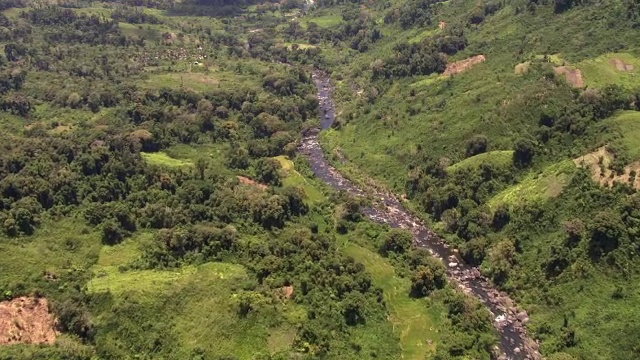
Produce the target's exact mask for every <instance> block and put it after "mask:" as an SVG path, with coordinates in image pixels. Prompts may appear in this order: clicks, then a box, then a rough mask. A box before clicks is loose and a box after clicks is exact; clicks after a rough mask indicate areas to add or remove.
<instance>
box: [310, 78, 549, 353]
mask: <svg viewBox="0 0 640 360" xmlns="http://www.w3.org/2000/svg"><path fill="white" fill-rule="evenodd" d="M313 80H314V82H315V84H316V87H317V97H318V102H319V104H320V112H321V121H320V124H321V129H312V130H309V131H307V132H306V133H305V134H304V137H303V139H302V143H301V145H300V147H299V151H300V152H301V153H302V154H305V155H306V156H308V157H309V162H310V164H311V168H312V170H313V173H314V174H315V176H316V177H317V178H319V179H320V180H322V181H323V182H325V183H327V184H328V185H330V186H331V187H333V188H334V189H336V190H343V191H346V192H348V193H350V194H352V195H356V196H365V195H372V196H373V198H374V201H373V206H371V207H369V208H366V209H365V210H364V213H365V215H366V216H367V217H369V218H370V219H371V220H373V221H375V222H378V223H383V224H388V225H389V226H391V227H395V228H403V229H407V230H409V231H411V232H412V233H413V235H414V244H415V246H417V247H421V248H425V249H427V250H428V251H429V252H430V253H431V254H432V255H433V256H435V257H437V258H439V259H441V260H442V261H443V262H444V264H445V266H446V267H447V276H448V278H449V280H450V281H452V282H453V283H455V284H457V285H458V286H459V287H460V288H461V289H462V290H463V291H464V292H466V293H468V294H471V295H473V296H475V297H476V298H478V299H480V300H481V301H482V302H483V303H484V304H485V305H486V306H487V308H488V309H489V310H490V311H491V313H492V314H493V317H494V326H495V327H496V329H497V330H498V332H499V334H500V351H499V353H500V355H499V356H500V358H501V359H513V360H524V359H534V360H537V359H541V358H542V357H541V355H540V353H539V351H538V344H537V343H536V342H535V341H534V340H533V339H531V338H530V337H529V336H528V335H527V330H526V327H525V324H526V323H527V322H528V320H529V317H528V315H527V313H526V311H524V310H522V309H520V308H519V307H518V306H517V305H516V304H515V302H514V301H513V300H512V299H511V298H510V297H509V295H508V294H506V293H505V292H502V291H499V290H497V289H496V288H495V287H494V286H493V285H492V284H491V283H490V282H489V280H488V279H486V278H485V277H484V276H482V275H481V274H480V270H479V269H478V268H475V267H472V266H469V265H467V264H465V263H464V261H463V260H462V259H461V257H460V256H459V254H458V251H457V249H454V248H452V247H450V246H448V245H447V244H446V243H444V241H443V240H442V239H440V237H439V236H438V235H437V234H436V233H435V232H433V231H432V230H430V229H429V228H428V227H427V226H426V225H425V224H424V222H422V221H421V220H420V219H419V218H418V217H417V216H415V215H413V214H412V213H411V212H409V211H408V210H407V209H405V207H404V206H403V204H402V201H401V200H400V199H399V198H398V197H397V196H396V195H394V194H391V193H389V192H385V191H381V190H379V189H374V188H368V187H367V188H363V187H360V186H358V185H356V184H355V183H353V182H351V181H349V180H348V179H347V178H345V177H344V176H343V175H342V174H341V173H340V172H339V171H338V170H336V169H335V168H334V167H333V166H331V164H330V163H329V162H328V160H327V159H326V157H325V155H324V152H323V150H322V148H321V147H320V143H319V141H318V135H319V133H320V132H321V131H322V130H325V129H328V128H329V127H331V125H332V124H333V122H334V120H335V116H336V110H335V103H334V100H333V98H332V91H333V87H332V85H331V80H330V78H329V76H327V75H326V74H325V73H323V72H320V71H316V72H314V74H313Z"/></svg>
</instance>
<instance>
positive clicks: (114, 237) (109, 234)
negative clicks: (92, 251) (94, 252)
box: [101, 219, 125, 245]
mask: <svg viewBox="0 0 640 360" xmlns="http://www.w3.org/2000/svg"><path fill="white" fill-rule="evenodd" d="M101 233H102V243H103V244H107V245H115V244H118V243H119V242H121V241H122V239H124V236H125V233H124V230H123V229H121V228H120V225H119V224H118V223H117V222H116V221H115V220H113V219H109V220H107V221H105V222H104V223H103V224H102V228H101Z"/></svg>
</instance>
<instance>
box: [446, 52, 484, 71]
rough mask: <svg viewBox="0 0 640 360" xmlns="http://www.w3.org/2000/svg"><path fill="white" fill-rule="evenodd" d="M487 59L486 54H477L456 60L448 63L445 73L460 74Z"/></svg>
mask: <svg viewBox="0 0 640 360" xmlns="http://www.w3.org/2000/svg"><path fill="white" fill-rule="evenodd" d="M486 60H487V58H485V57H484V55H476V56H473V57H470V58H468V59H464V60H460V61H456V62H454V63H451V64H449V65H447V68H446V69H445V70H444V73H443V75H445V76H446V75H453V74H459V73H461V72H463V71H465V70H467V69H469V68H471V67H472V66H474V65H477V64H480V63H482V62H484V61H486Z"/></svg>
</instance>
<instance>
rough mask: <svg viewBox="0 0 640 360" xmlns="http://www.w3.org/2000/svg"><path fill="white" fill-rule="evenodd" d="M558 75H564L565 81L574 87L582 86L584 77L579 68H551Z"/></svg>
mask: <svg viewBox="0 0 640 360" xmlns="http://www.w3.org/2000/svg"><path fill="white" fill-rule="evenodd" d="M553 70H554V71H555V72H556V74H558V75H564V77H565V79H567V82H568V83H569V84H570V85H571V86H573V87H575V88H583V87H584V78H582V71H580V70H579V69H572V68H570V67H567V66H558V67H555V68H553Z"/></svg>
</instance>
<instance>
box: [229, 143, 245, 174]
mask: <svg viewBox="0 0 640 360" xmlns="http://www.w3.org/2000/svg"><path fill="white" fill-rule="evenodd" d="M227 166H229V167H230V168H232V169H246V168H248V167H249V151H247V149H245V148H243V147H240V146H237V145H235V146H234V144H231V146H230V147H229V151H228V152H227Z"/></svg>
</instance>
